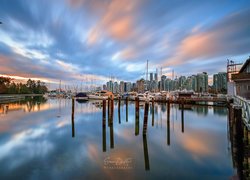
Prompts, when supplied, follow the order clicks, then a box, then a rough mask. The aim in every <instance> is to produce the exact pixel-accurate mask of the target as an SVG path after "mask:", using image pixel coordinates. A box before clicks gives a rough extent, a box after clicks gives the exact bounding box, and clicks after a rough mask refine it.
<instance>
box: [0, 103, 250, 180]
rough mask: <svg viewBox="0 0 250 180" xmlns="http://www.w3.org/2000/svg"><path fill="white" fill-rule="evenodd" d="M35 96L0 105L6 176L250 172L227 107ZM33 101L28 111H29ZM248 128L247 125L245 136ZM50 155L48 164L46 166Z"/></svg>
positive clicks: (210, 175)
mask: <svg viewBox="0 0 250 180" xmlns="http://www.w3.org/2000/svg"><path fill="white" fill-rule="evenodd" d="M32 101H33V102H32ZM32 101H31V99H30V100H27V101H26V102H22V103H19V102H16V103H9V104H8V106H9V111H7V112H4V113H3V112H2V111H0V112H2V113H1V114H0V116H1V122H0V123H1V127H3V128H2V130H1V134H0V139H1V147H2V151H1V156H0V157H1V158H0V162H1V163H0V164H2V165H3V164H4V165H5V166H2V167H1V168H2V169H3V170H4V172H5V173H1V178H4V179H5V178H15V177H18V176H22V177H25V178H34V177H36V178H51V177H52V176H53V177H54V178H55V177H56V178H63V179H64V178H66V179H68V178H76V179H78V178H88V177H97V176H96V175H95V173H94V172H95V171H93V170H94V169H95V170H96V169H98V172H99V173H98V176H99V175H100V174H101V175H102V176H103V178H104V179H109V176H108V173H112V175H113V176H115V177H120V176H124V175H126V177H131V178H152V177H155V176H158V177H159V178H161V177H162V178H163V177H165V176H168V177H172V178H174V177H175V178H176V177H178V178H184V177H186V178H188V177H189V178H192V179H193V178H199V177H204V173H205V174H206V177H207V178H219V179H227V178H229V177H233V176H234V175H235V174H237V173H242V174H244V176H246V171H247V172H248V169H244V168H243V166H241V165H240V164H242V163H244V162H245V158H244V157H245V155H244V154H240V156H242V157H241V158H240V159H238V156H239V153H238V151H236V150H235V147H236V148H241V147H239V144H233V143H235V142H236V141H235V140H234V139H235V136H237V137H238V135H237V133H238V132H239V131H238V130H236V129H234V127H235V125H234V124H235V121H231V120H229V116H230V115H229V114H230V113H229V112H230V110H229V109H227V107H214V106H189V107H188V108H184V105H183V106H182V105H181V104H170V103H169V104H168V103H161V102H150V103H146V104H148V105H147V106H146V105H145V102H143V106H141V105H139V101H126V100H125V101H123V100H121V101H119V100H113V101H111V100H110V101H108V100H101V101H100V100H90V101H85V102H78V101H76V100H75V99H73V100H72V99H62V98H61V99H59V98H58V99H47V100H46V99H44V100H42V101H41V100H39V99H33V100H32ZM31 102H32V103H31ZM140 103H141V102H140ZM98 104H101V105H100V106H99V105H98ZM30 106H31V107H30ZM14 107H19V108H14ZM27 107H30V108H28V109H30V111H27V110H25V111H24V109H26V108H27ZM11 109H13V110H11ZM231 115H232V113H231ZM14 117H16V118H14ZM34 119H35V121H34ZM243 128H244V126H242V129H243ZM231 131H232V133H233V134H232V135H230V133H231ZM8 132H11V133H8ZM28 134H29V135H28ZM247 134H249V132H248V131H246V129H245V128H244V133H243V135H244V137H245V136H246V135H247ZM27 135H28V136H27ZM229 137H230V138H232V139H231V140H230V138H229ZM247 137H248V135H247ZM17 139H18V141H16V140H17ZM247 142H248V141H245V140H244V143H247ZM237 143H238V142H237ZM27 145H28V146H27ZM231 145H232V147H231ZM243 145H244V144H241V145H240V146H243ZM10 146H11V147H12V150H11V151H7V149H8V148H9V147H10ZM234 146H235V147H234ZM244 146H246V147H247V145H244ZM34 151H35V152H36V153H35V154H34V153H32V152H34ZM225 152H226V153H225ZM3 153H4V154H3ZM231 153H232V154H231ZM235 153H236V154H235ZM237 153H238V154H237ZM22 157H23V158H22ZM44 158H45V159H46V162H49V164H50V166H47V165H46V164H43V163H44V162H43V159H44ZM218 158H219V159H220V161H219V162H218ZM236 161H237V165H236V166H235V165H234V166H233V163H232V162H234V163H235V162H236ZM114 162H117V163H114ZM159 162H160V164H161V165H160V166H159ZM201 162H206V163H205V164H204V163H201ZM31 163H32V164H33V165H32V167H31V166H30V165H31ZM187 164H189V165H187ZM48 167H50V168H49V169H48ZM161 167H162V168H161ZM182 167H185V171H183V169H182ZM244 167H246V166H244ZM180 171H181V173H179V172H180ZM238 171H239V172H238ZM8 172H15V173H10V174H8ZM52 172H53V174H51V173H52ZM149 172H150V173H149ZM215 172H216V173H215Z"/></svg>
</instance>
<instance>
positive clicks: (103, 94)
mask: <svg viewBox="0 0 250 180" xmlns="http://www.w3.org/2000/svg"><path fill="white" fill-rule="evenodd" d="M108 97H111V98H112V99H113V98H114V95H113V93H112V92H109V91H99V92H96V93H94V94H89V95H88V98H89V99H95V100H104V99H108Z"/></svg>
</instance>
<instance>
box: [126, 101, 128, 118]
mask: <svg viewBox="0 0 250 180" xmlns="http://www.w3.org/2000/svg"><path fill="white" fill-rule="evenodd" d="M126 122H128V97H126Z"/></svg>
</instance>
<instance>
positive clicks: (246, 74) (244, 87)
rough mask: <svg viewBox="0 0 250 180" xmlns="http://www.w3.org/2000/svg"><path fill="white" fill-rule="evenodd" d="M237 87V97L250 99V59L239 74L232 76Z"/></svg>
mask: <svg viewBox="0 0 250 180" xmlns="http://www.w3.org/2000/svg"><path fill="white" fill-rule="evenodd" d="M232 80H233V81H234V82H235V85H236V95H238V96H241V97H243V98H246V99H250V57H249V58H248V59H247V60H246V62H245V63H244V64H243V66H242V67H241V69H240V71H239V73H237V74H232Z"/></svg>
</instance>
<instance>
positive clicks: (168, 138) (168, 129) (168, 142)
mask: <svg viewBox="0 0 250 180" xmlns="http://www.w3.org/2000/svg"><path fill="white" fill-rule="evenodd" d="M167 104H168V105H167V106H168V107H167V145H169V146H170V101H169V100H168V102H167Z"/></svg>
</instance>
